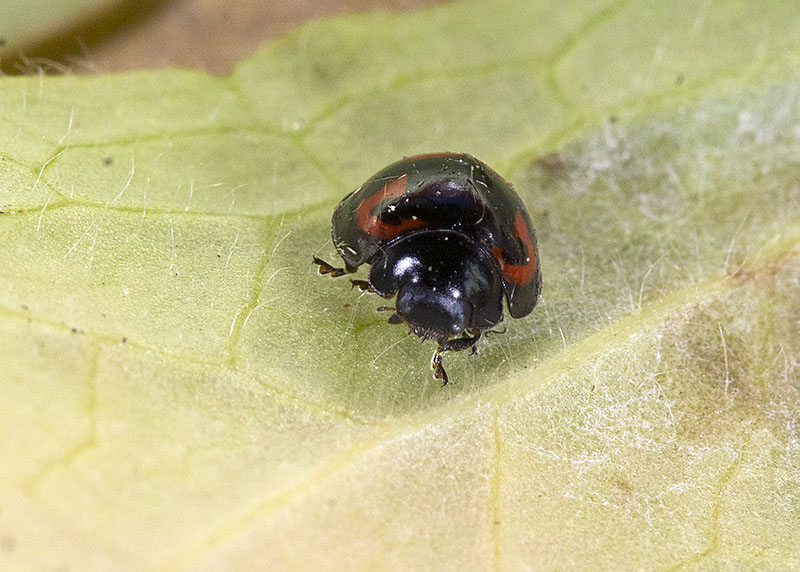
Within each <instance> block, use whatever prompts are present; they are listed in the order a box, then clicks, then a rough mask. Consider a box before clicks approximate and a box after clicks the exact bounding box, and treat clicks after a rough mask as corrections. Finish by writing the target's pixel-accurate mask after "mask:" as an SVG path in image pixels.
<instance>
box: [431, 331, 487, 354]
mask: <svg viewBox="0 0 800 572" xmlns="http://www.w3.org/2000/svg"><path fill="white" fill-rule="evenodd" d="M469 334H472V337H470V335H469ZM479 339H481V332H480V330H468V331H467V332H466V333H465V334H464V336H463V337H461V338H456V339H454V340H448V341H446V342H440V343H439V349H440V350H441V351H442V352H460V351H463V350H467V349H469V348H472V349H473V350H474V349H475V344H476V343H477V342H478V340H479Z"/></svg>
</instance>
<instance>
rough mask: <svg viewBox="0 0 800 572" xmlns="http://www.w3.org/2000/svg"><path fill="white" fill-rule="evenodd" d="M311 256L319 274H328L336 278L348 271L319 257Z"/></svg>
mask: <svg viewBox="0 0 800 572" xmlns="http://www.w3.org/2000/svg"><path fill="white" fill-rule="evenodd" d="M313 258H314V264H316V265H317V266H319V269H318V270H319V273H320V274H330V275H331V278H338V277H339V276H344V275H345V274H347V273H348V271H347V270H346V269H344V268H336V267H335V266H331V265H330V264H328V263H327V262H325V261H324V260H322V259H321V258H317V257H316V256H314V257H313Z"/></svg>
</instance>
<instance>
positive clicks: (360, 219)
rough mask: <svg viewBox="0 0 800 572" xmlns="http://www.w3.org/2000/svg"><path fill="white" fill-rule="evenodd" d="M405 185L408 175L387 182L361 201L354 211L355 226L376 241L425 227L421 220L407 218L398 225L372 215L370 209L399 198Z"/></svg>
mask: <svg viewBox="0 0 800 572" xmlns="http://www.w3.org/2000/svg"><path fill="white" fill-rule="evenodd" d="M407 183H408V175H407V174H405V175H403V176H402V177H400V178H397V179H394V180H392V181H389V182H388V183H386V184H385V185H384V186H383V187H382V188H381V189H379V190H377V191H375V192H374V193H372V194H371V195H370V196H368V197H367V198H366V199H364V200H363V201H361V204H360V205H358V208H357V209H356V225H357V226H358V228H360V229H361V231H362V232H363V233H364V234H366V235H367V236H369V237H371V238H374V239H378V240H390V239H392V238H395V237H397V236H399V235H400V234H401V233H403V232H406V231H409V230H414V229H415V228H420V227H423V226H425V224H426V222H425V221H424V220H422V219H414V218H410V217H409V218H404V219H402V220H401V221H400V224H391V223H388V222H383V221H382V220H381V219H380V217H379V216H377V215H374V214H372V209H374V208H375V207H376V206H377V205H378V203H380V202H381V201H384V200H386V199H396V198H398V197H401V196H402V195H403V192H405V190H406V185H407Z"/></svg>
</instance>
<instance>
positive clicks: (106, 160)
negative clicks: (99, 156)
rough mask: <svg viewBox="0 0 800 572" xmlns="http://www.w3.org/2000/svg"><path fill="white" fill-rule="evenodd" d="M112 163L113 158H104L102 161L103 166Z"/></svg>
mask: <svg viewBox="0 0 800 572" xmlns="http://www.w3.org/2000/svg"><path fill="white" fill-rule="evenodd" d="M113 162H114V157H106V158H105V159H103V165H106V166H108V165H111V164H112V163H113Z"/></svg>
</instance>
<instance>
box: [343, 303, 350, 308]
mask: <svg viewBox="0 0 800 572" xmlns="http://www.w3.org/2000/svg"><path fill="white" fill-rule="evenodd" d="M342 305H343V306H344V307H345V308H349V307H350V304H342Z"/></svg>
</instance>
